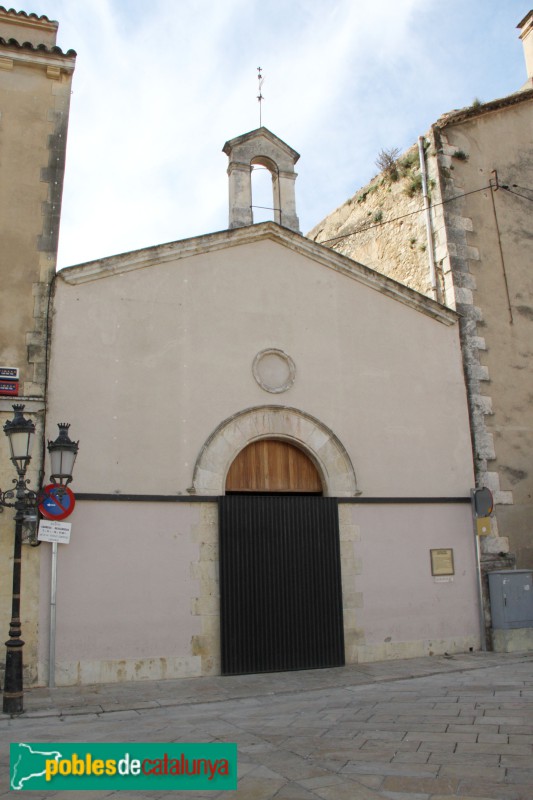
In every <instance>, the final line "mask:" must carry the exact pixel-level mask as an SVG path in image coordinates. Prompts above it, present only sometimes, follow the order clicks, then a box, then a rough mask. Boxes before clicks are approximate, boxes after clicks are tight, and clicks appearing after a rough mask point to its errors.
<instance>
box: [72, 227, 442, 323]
mask: <svg viewBox="0 0 533 800" xmlns="http://www.w3.org/2000/svg"><path fill="white" fill-rule="evenodd" d="M262 241H271V242H275V243H276V244H278V245H279V246H280V247H285V248H289V249H290V250H292V251H293V252H296V253H298V254H300V255H301V256H303V257H304V258H308V259H310V260H312V261H314V262H316V263H319V264H321V265H322V266H323V267H325V268H327V269H331V270H334V271H335V272H337V273H339V274H340V275H344V276H345V277H347V278H349V279H351V280H355V281H357V282H359V283H362V284H363V285H365V286H368V287H369V288H372V289H374V290H375V291H377V292H379V293H380V294H384V295H386V296H388V297H391V298H392V299H394V300H396V301H398V302H400V303H403V304H404V305H407V306H410V307H411V308H414V309H416V310H417V311H420V312H421V313H423V314H426V315H428V316H431V317H433V318H434V319H437V320H438V321H439V322H442V323H444V324H446V325H453V324H454V323H455V322H456V321H457V314H456V312H455V311H452V310H451V309H449V308H446V306H443V305H441V304H440V303H437V302H436V301H435V300H432V299H431V298H429V297H426V296H425V295H423V294H420V293H419V292H416V291H415V290H414V289H410V288H409V287H407V286H404V285H403V284H402V283H398V282H397V281H394V280H392V279H391V278H388V277H387V276H386V275H383V274H382V273H380V272H376V271H375V270H373V269H371V268H370V267H365V266H364V264H359V263H358V262H357V261H352V259H351V258H348V257H347V256H343V255H341V254H340V253H337V252H335V251H334V250H331V249H330V248H329V247H326V246H325V245H322V244H319V243H317V242H314V241H312V240H311V239H307V238H306V237H305V236H301V235H300V234H298V233H295V232H294V231H291V230H289V229H288V228H283V227H281V226H280V225H278V224H276V223H275V222H263V223H260V224H258V225H249V226H248V227H245V228H234V229H230V230H225V231H219V232H217V233H210V234H206V235H204V236H195V237H193V238H191V239H181V240H179V241H176V242H169V243H167V244H160V245H156V246H155V247H148V248H145V249H143V250H135V251H133V252H130V253H122V254H120V255H115V256H108V257H107V258H101V259H97V260H96V261H89V262H87V263H85V264H79V265H77V266H73V267H67V268H65V269H63V270H61V271H60V272H59V273H58V276H59V277H60V278H62V279H63V280H64V281H65V282H66V283H69V284H82V283H87V282H89V281H95V280H100V279H102V278H110V277H113V276H116V275H123V274H125V273H127V272H132V271H134V270H138V269H148V268H155V267H157V266H158V265H160V264H165V263H168V262H170V261H177V260H180V259H185V258H192V257H194V256H198V255H203V254H205V253H212V252H216V251H221V250H224V249H226V248H230V247H240V246H243V245H253V244H255V243H260V242H262Z"/></svg>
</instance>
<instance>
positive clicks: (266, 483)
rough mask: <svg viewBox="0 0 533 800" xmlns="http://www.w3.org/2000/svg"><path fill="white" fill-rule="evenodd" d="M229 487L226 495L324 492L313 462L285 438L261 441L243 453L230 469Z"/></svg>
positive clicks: (227, 478)
mask: <svg viewBox="0 0 533 800" xmlns="http://www.w3.org/2000/svg"><path fill="white" fill-rule="evenodd" d="M225 488H226V494H292V495H316V496H321V495H322V494H323V493H324V490H323V483H322V479H321V477H320V473H319V471H318V469H317V467H316V466H315V464H314V463H313V461H312V460H311V459H310V458H309V456H308V455H307V454H306V453H304V451H303V450H301V449H300V448H299V447H296V446H295V445H294V444H292V443H290V442H287V441H285V440H283V439H259V440H258V441H255V442H251V444H249V445H247V446H246V447H245V448H244V449H243V450H241V451H240V453H239V454H238V455H237V457H236V458H235V459H234V461H233V463H232V464H231V466H230V468H229V470H228V474H227V476H226V487H225Z"/></svg>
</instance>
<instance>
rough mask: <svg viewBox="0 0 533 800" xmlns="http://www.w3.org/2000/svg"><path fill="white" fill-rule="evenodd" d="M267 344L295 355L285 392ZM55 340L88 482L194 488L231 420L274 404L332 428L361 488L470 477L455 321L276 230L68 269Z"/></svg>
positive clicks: (159, 489)
mask: <svg viewBox="0 0 533 800" xmlns="http://www.w3.org/2000/svg"><path fill="white" fill-rule="evenodd" d="M109 261H110V262H111V259H110V260H109ZM76 269H80V270H83V268H76ZM269 347H272V348H279V349H281V350H284V351H285V352H286V353H288V354H289V355H290V356H291V358H292V359H293V360H294V362H295V365H296V380H295V382H294V385H293V387H292V388H291V389H290V390H289V391H287V392H285V393H282V394H271V393H268V392H266V391H264V390H263V389H261V388H260V387H259V385H258V384H257V383H256V382H255V380H254V377H253V374H252V363H253V360H254V357H255V356H256V354H257V353H258V352H259V351H261V350H263V349H265V348H269ZM52 352H53V358H52V366H51V386H50V403H51V414H52V415H54V414H57V413H60V415H63V416H64V417H66V418H68V419H69V420H71V422H72V430H73V431H75V434H76V438H78V437H79V439H80V456H79V459H78V462H77V464H76V489H77V491H79V492H115V491H119V492H123V493H142V494H174V493H178V494H186V493H187V489H188V488H189V487H190V486H191V483H192V475H193V470H194V465H195V462H196V459H197V458H198V456H199V453H200V451H201V449H202V447H203V445H204V443H205V442H206V440H207V438H208V437H209V436H210V435H211V434H212V432H213V431H214V430H215V429H216V428H217V427H218V426H219V425H220V423H221V422H222V421H223V420H225V419H226V418H228V417H230V416H231V415H233V414H235V413H237V412H239V411H241V410H243V409H246V408H249V407H253V406H261V405H272V404H274V405H281V406H283V405H285V406H290V407H292V408H297V409H300V410H301V411H303V412H305V413H307V414H310V415H312V416H313V417H315V418H317V419H318V420H320V421H321V423H323V424H324V425H326V426H327V427H329V428H330V429H331V430H332V431H333V433H334V434H336V435H337V437H338V438H339V439H340V441H341V443H342V444H343V445H344V447H345V448H346V449H347V450H348V453H349V456H350V458H351V460H352V463H353V465H354V468H355V472H356V475H357V478H358V484H359V489H360V490H361V491H362V492H363V493H364V494H366V495H369V496H465V495H467V494H468V490H469V489H470V487H471V484H472V474H471V467H470V464H471V458H470V441H469V433H468V418H467V410H466V400H465V389H464V382H463V377H462V368H461V360H460V349H459V341H458V330H457V326H456V325H446V324H443V323H441V322H438V321H436V320H435V319H433V318H431V317H429V316H427V315H426V314H424V313H421V312H420V311H416V310H414V309H413V308H410V307H408V306H406V305H404V304H403V303H402V302H400V301H396V300H393V299H391V298H390V297H387V296H384V295H383V294H381V293H380V292H379V291H377V290H374V289H371V288H369V287H368V286H364V285H362V284H361V283H359V282H358V281H357V280H355V279H353V278H350V277H347V276H346V275H342V274H340V273H339V272H338V271H337V270H336V269H333V268H329V269H328V268H327V267H325V266H324V265H323V264H320V263H317V261H315V260H313V259H311V258H309V257H307V256H304V255H303V254H301V253H299V252H297V251H296V250H294V249H289V248H288V247H285V246H282V245H280V244H279V243H277V242H274V241H269V240H266V241H256V242H252V243H248V244H243V245H240V246H235V247H226V248H223V249H221V250H218V251H213V252H210V253H203V254H198V255H195V256H191V257H187V258H183V259H181V260H177V259H176V260H175V261H174V262H173V261H169V262H168V263H164V264H159V265H157V264H155V265H153V266H150V267H148V268H145V269H138V270H136V271H132V272H128V273H122V274H117V275H115V276H113V277H106V278H100V279H98V280H92V281H91V282H88V283H84V284H81V285H68V284H66V283H65V282H64V281H63V280H61V279H60V280H58V285H57V294H56V300H55V321H54V333H53V348H52ZM228 466H229V465H228Z"/></svg>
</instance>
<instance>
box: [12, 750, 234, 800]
mask: <svg viewBox="0 0 533 800" xmlns="http://www.w3.org/2000/svg"><path fill="white" fill-rule="evenodd" d="M10 787H11V789H13V790H15V791H21V790H23V791H28V790H30V791H31V790H37V791H41V792H42V791H58V790H62V789H70V790H71V791H72V790H108V789H110V790H113V789H115V790H117V789H129V790H136V789H150V790H153V791H159V790H162V791H169V790H170V791H172V790H180V791H184V790H185V791H186V790H196V791H200V790H202V791H205V790H210V789H211V790H212V791H217V792H220V791H224V790H225V789H227V790H231V789H236V788H237V745H236V744H234V743H231V744H228V743H224V744H219V743H217V744H213V743H209V744H176V743H169V744H163V743H157V744H156V743H150V744H141V743H139V742H136V743H133V742H128V743H127V744H126V743H123V744H116V743H115V742H113V743H111V744H103V743H97V744H91V743H87V742H85V743H68V744H63V743H58V744H48V743H41V744H39V743H37V744H36V743H33V742H32V743H25V742H20V743H17V744H11V746H10Z"/></svg>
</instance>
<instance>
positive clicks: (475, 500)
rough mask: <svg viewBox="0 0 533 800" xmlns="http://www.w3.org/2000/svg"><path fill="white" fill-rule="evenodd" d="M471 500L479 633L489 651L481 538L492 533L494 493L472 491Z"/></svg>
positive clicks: (482, 644)
mask: <svg viewBox="0 0 533 800" xmlns="http://www.w3.org/2000/svg"><path fill="white" fill-rule="evenodd" d="M470 500H471V504H472V524H473V529H474V540H475V543H476V573H477V591H478V601H479V633H480V639H481V649H482V650H483V651H486V649H487V633H486V630H485V609H484V607H483V578H482V576H481V557H480V547H479V536H480V535H483V534H485V533H489V532H490V520H488V515H489V514H490V513H491V511H492V508H493V499H492V493H491V492H490V490H489V489H471V490H470ZM482 520H483V521H484V522H485V523H486V525H485V527H483V526H480V525H479V523H480V522H481V521H482Z"/></svg>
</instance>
